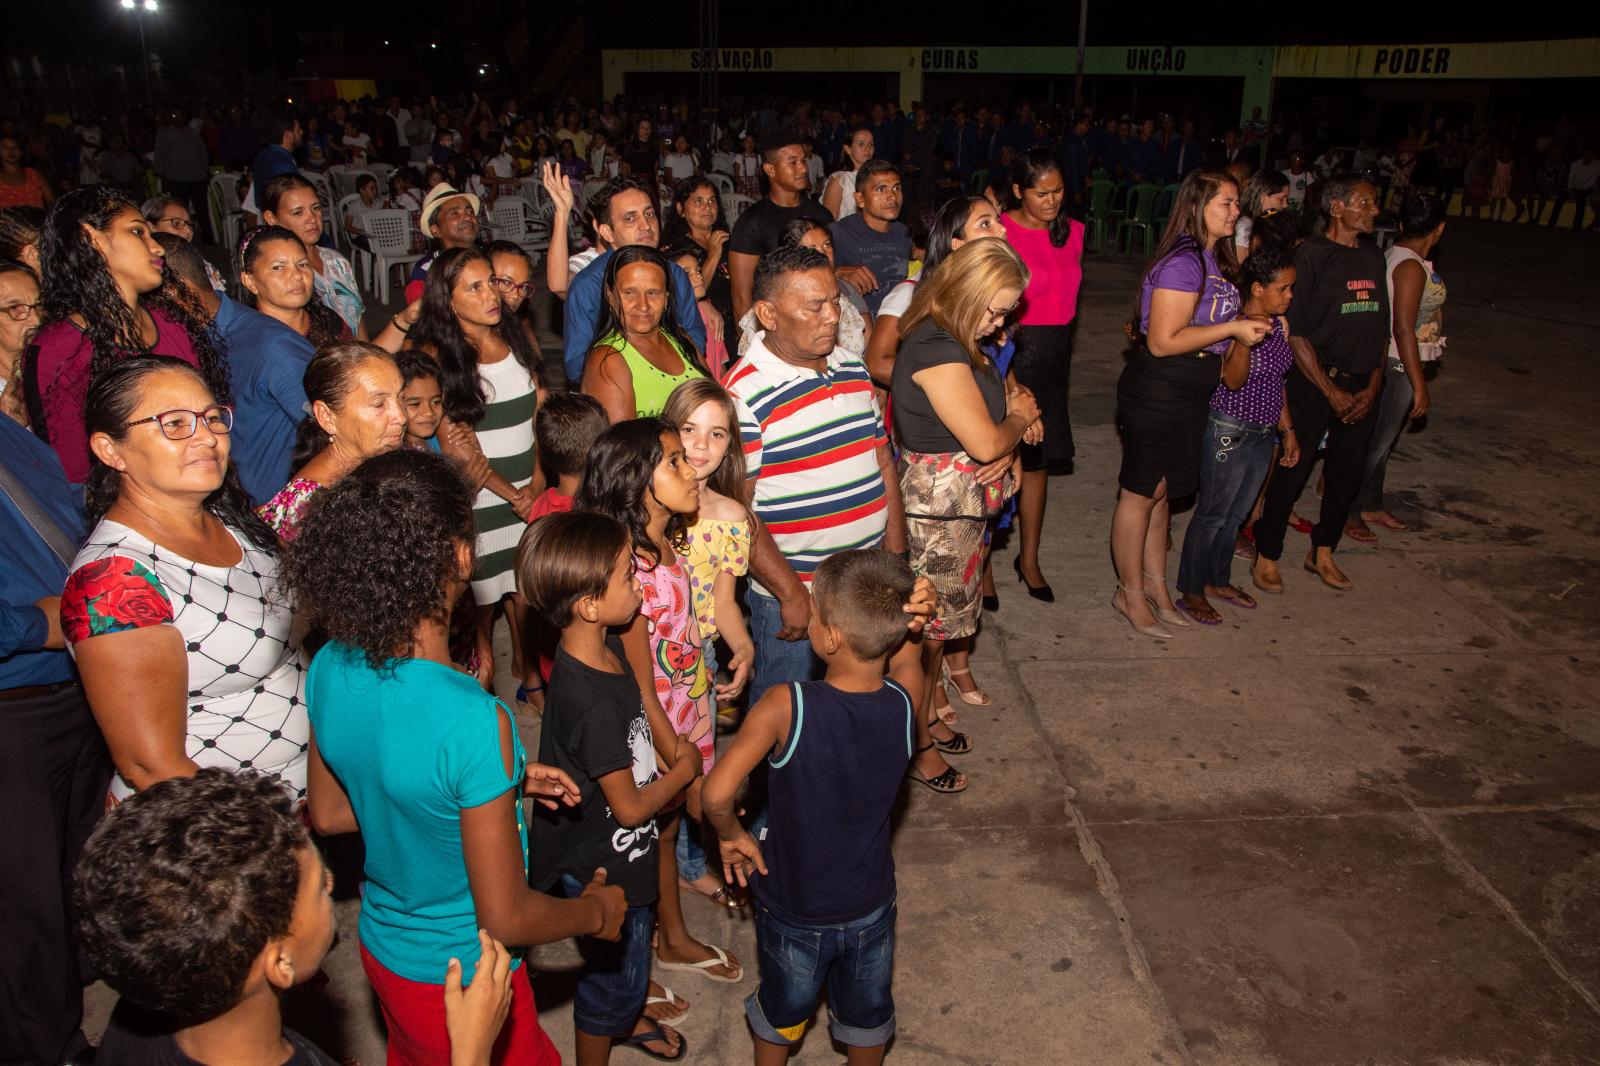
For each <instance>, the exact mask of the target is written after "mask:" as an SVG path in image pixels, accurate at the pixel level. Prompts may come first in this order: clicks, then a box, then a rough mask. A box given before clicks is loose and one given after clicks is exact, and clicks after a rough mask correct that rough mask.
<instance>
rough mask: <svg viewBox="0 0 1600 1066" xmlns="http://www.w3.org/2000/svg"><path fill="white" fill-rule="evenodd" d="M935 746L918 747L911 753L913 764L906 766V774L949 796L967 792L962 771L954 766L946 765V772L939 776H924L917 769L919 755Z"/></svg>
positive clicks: (921, 783)
mask: <svg viewBox="0 0 1600 1066" xmlns="http://www.w3.org/2000/svg"><path fill="white" fill-rule="evenodd" d="M933 747H934V745H932V744H929V745H928V746H927V747H925V748H918V749H917V750H916V751H914V752H912V753H911V765H910V766H908V767H906V776H907V777H909V778H911V780H913V781H915V782H916V783H917V784H919V785H926V786H927V787H928V788H931V789H933V790H934V791H935V792H942V793H944V794H945V795H947V796H949V795H953V794H955V793H957V792H965V791H966V790H967V786H966V784H965V783H964V782H963V781H962V780H961V772H960V771H959V770H957V769H956V768H955V767H954V766H950V767H946V768H945V771H944V773H942V774H940V775H939V776H938V777H923V776H922V771H921V770H918V769H917V761H916V759H917V756H918V755H921V754H922V753H923V752H925V751H930V750H932V748H933Z"/></svg>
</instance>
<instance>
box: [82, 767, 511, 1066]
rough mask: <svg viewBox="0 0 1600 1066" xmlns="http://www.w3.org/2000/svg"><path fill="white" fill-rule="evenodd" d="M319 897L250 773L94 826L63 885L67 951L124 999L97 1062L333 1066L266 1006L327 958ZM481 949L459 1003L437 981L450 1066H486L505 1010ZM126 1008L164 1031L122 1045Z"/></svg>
mask: <svg viewBox="0 0 1600 1066" xmlns="http://www.w3.org/2000/svg"><path fill="white" fill-rule="evenodd" d="M332 887H333V875H332V874H331V873H330V872H329V871H328V868H327V866H325V865H324V864H323V861H322V856H321V855H320V854H319V853H318V852H317V849H316V848H315V847H314V846H312V843H311V834H310V833H308V832H307V831H306V826H305V823H304V822H303V821H301V819H300V817H299V815H298V814H297V813H296V811H295V804H294V801H293V799H292V798H291V797H290V796H289V793H288V792H286V791H284V789H283V788H282V787H281V786H279V785H278V783H277V782H275V781H273V780H272V779H271V778H268V777H265V776H263V775H261V774H257V773H250V772H245V773H237V774H236V773H231V772H229V771H227V770H223V769H221V768H218V767H209V768H206V769H203V770H201V771H199V772H198V773H196V774H195V775H194V776H193V777H178V778H169V779H168V780H166V781H161V782H158V783H156V784H154V785H151V786H150V787H149V788H146V789H144V790H142V791H140V792H137V793H135V794H134V795H132V796H130V797H129V798H128V799H127V801H126V802H124V803H122V804H120V805H118V806H117V807H116V808H115V809H113V810H111V811H110V812H108V813H107V814H106V817H105V819H104V820H103V821H102V822H101V823H100V825H99V826H98V827H97V828H96V830H95V833H94V835H93V836H92V837H91V838H90V839H89V843H88V844H87V846H86V847H85V848H84V853H83V859H82V861H81V862H80V863H79V864H78V868H77V871H76V873H75V874H74V876H73V900H74V906H75V908H76V911H77V915H78V942H79V944H80V945H82V948H83V952H84V955H85V957H87V958H88V959H89V960H90V961H91V962H92V963H93V965H94V967H95V969H97V970H98V971H99V973H100V976H101V977H102V978H103V979H104V980H105V982H106V983H107V984H108V985H110V986H111V987H112V988H113V989H115V990H116V991H117V993H118V994H120V995H121V996H122V997H123V1001H124V1005H121V1006H119V1007H118V1009H117V1012H116V1013H115V1014H114V1015H113V1017H112V1022H111V1025H110V1026H109V1027H108V1028H107V1029H106V1035H105V1037H104V1039H103V1040H102V1042H101V1045H100V1050H99V1052H98V1054H97V1056H96V1060H95V1061H97V1062H99V1063H101V1064H103V1066H125V1064H130V1063H137V1064H139V1066H167V1064H171V1066H178V1064H180V1063H200V1064H203V1066H205V1064H209V1066H227V1064H232V1063H237V1062H276V1063H283V1064H284V1066H333V1062H332V1060H331V1059H330V1058H328V1056H327V1055H325V1054H324V1053H323V1052H322V1051H321V1050H320V1049H319V1048H317V1047H316V1045H314V1044H312V1043H311V1042H310V1041H309V1040H307V1039H306V1038H305V1037H303V1036H301V1035H300V1034H299V1033H296V1032H295V1031H294V1030H292V1029H286V1028H284V1025H283V1014H282V1010H281V1007H280V1003H281V1000H282V996H283V993H284V992H286V991H288V990H289V989H290V988H291V987H293V986H294V985H297V984H301V983H303V982H305V981H307V980H309V979H310V978H312V977H313V976H315V975H316V974H317V973H318V972H319V971H320V970H321V967H322V960H323V957H324V956H326V955H327V953H328V949H329V947H330V946H331V945H332V944H333V935H334V914H333V898H332V895H331V890H332ZM479 943H480V944H481V945H482V947H483V955H482V956H481V957H480V959H479V962H478V970H477V972H476V974H475V976H474V980H473V984H472V992H471V993H469V994H467V995H466V996H464V995H463V993H462V991H461V963H460V962H459V960H456V959H451V960H450V965H449V968H448V971H447V975H446V984H447V985H448V986H450V987H451V988H452V989H453V997H452V998H451V999H450V1000H449V1001H448V1003H447V1006H449V1007H450V1014H451V1017H450V1026H449V1029H450V1039H451V1042H452V1048H451V1059H452V1062H453V1063H454V1066H487V1063H488V1061H489V1054H488V1048H489V1045H490V1044H491V1043H493V1041H494V1036H495V1033H496V1032H498V1031H499V1029H500V1026H501V1024H502V1022H503V1021H504V1020H505V1010H504V1008H503V1007H502V1006H500V1005H499V1003H498V1002H488V1003H486V1002H484V1000H485V999H486V997H499V998H500V999H504V1000H505V1001H507V1002H509V994H510V981H509V977H510V972H509V967H507V968H506V969H505V972H504V974H503V975H499V974H496V973H495V971H496V970H497V969H498V965H497V964H498V963H499V962H500V961H501V960H503V959H504V958H505V955H504V952H505V948H503V947H501V946H500V945H498V944H496V943H495V942H494V941H493V940H491V939H490V938H489V937H488V936H487V935H485V934H481V933H480V939H479ZM486 962H487V963H488V965H489V969H488V970H485V969H484V966H485V963H486ZM496 977H498V978H499V979H500V981H501V984H502V985H503V988H495V987H491V986H493V985H494V983H495V979H496ZM469 997H470V999H471V1000H472V1001H473V1002H472V1003H471V1004H470V1006H468V1005H467V1003H466V1000H467V999H468V998H469ZM463 1006H468V1009H467V1010H465V1011H463V1010H461V1009H460V1008H461V1007H463ZM129 1007H136V1008H142V1009H144V1010H147V1011H153V1012H156V1013H157V1014H158V1015H159V1016H160V1017H161V1020H162V1021H163V1022H164V1023H167V1024H164V1025H162V1026H160V1027H158V1029H157V1031H155V1032H149V1033H147V1032H144V1031H143V1027H142V1026H141V1027H140V1029H141V1031H140V1032H138V1033H137V1034H135V1033H134V1032H133V1031H132V1030H131V1029H129V1028H124V1026H123V1024H121V1023H122V1021H123V1020H124V1019H126V1018H128V1016H129V1013H130V1012H129V1009H128V1008H129Z"/></svg>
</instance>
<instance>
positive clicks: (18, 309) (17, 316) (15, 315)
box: [0, 302, 44, 322]
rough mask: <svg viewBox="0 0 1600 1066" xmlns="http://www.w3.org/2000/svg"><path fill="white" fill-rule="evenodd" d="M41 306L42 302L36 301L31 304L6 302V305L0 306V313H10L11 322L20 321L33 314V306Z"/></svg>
mask: <svg viewBox="0 0 1600 1066" xmlns="http://www.w3.org/2000/svg"><path fill="white" fill-rule="evenodd" d="M43 306H44V304H42V303H37V302H35V303H31V304H6V306H4V307H0V313H4V314H7V315H10V316H11V321H13V322H21V321H22V320H23V319H25V318H27V317H28V316H29V315H31V314H33V309H34V308H36V307H43Z"/></svg>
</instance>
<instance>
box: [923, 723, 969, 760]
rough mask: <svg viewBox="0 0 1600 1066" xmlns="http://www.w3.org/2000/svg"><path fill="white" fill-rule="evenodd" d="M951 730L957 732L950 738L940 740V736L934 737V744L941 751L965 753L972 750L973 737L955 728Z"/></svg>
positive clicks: (954, 753) (945, 752) (953, 753)
mask: <svg viewBox="0 0 1600 1066" xmlns="http://www.w3.org/2000/svg"><path fill="white" fill-rule="evenodd" d="M929 724H932V723H929ZM951 732H952V733H955V736H953V737H951V738H950V739H949V740H940V739H939V738H938V737H934V738H933V746H934V747H936V748H938V749H939V751H940V752H941V753H942V754H945V755H965V754H967V752H969V751H971V750H972V738H971V737H969V736H967V734H965V733H960V732H957V731H956V730H953V729H952V730H951Z"/></svg>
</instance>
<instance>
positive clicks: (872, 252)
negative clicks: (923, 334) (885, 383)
mask: <svg viewBox="0 0 1600 1066" xmlns="http://www.w3.org/2000/svg"><path fill="white" fill-rule="evenodd" d="M855 197H856V210H855V211H854V212H852V213H851V214H848V215H846V216H845V217H844V218H842V219H840V220H839V221H838V222H835V223H834V224H833V225H831V226H829V227H828V230H829V232H830V234H831V235H832V237H833V253H834V265H835V266H838V267H851V266H860V267H866V268H867V270H868V271H870V272H871V280H872V281H874V282H875V283H876V287H874V288H867V289H863V290H862V292H861V295H862V296H863V297H865V298H866V301H867V310H869V311H871V312H872V313H873V314H874V315H876V314H877V313H878V305H879V304H881V303H883V298H884V297H885V296H887V295H889V290H890V289H892V288H894V287H895V286H896V285H898V284H900V282H902V281H904V280H905V277H906V268H907V267H908V266H909V264H910V261H911V232H910V231H909V230H907V229H906V226H905V223H903V222H900V221H898V219H899V218H900V207H901V205H902V204H903V203H904V200H905V192H904V190H903V189H902V188H901V186H900V172H899V171H898V170H896V169H895V165H894V164H893V163H891V162H889V161H888V160H886V159H869V160H867V161H866V162H865V163H863V164H862V166H861V169H860V170H858V171H856V192H855Z"/></svg>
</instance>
